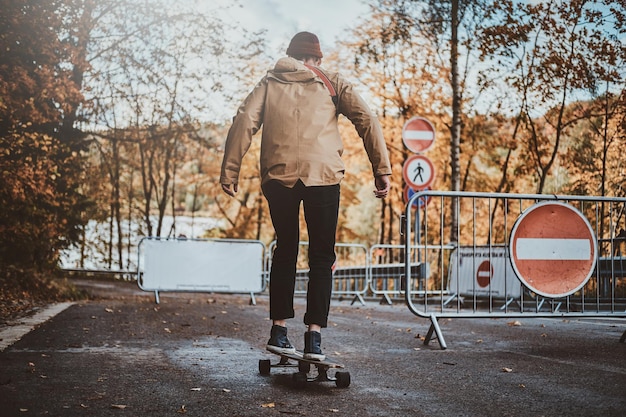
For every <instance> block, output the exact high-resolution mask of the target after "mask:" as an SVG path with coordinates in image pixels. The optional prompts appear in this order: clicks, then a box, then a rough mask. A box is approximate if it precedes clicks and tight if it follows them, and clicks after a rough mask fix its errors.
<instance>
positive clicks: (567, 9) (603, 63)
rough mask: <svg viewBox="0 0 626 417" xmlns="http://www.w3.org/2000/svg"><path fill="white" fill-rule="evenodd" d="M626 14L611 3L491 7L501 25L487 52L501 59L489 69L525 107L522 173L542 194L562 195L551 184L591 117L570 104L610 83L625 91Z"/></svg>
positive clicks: (485, 44) (485, 45)
mask: <svg viewBox="0 0 626 417" xmlns="http://www.w3.org/2000/svg"><path fill="white" fill-rule="evenodd" d="M625 11H626V9H624V5H623V3H621V2H616V1H608V0H605V1H585V0H576V1H550V2H540V3H536V4H532V3H524V2H514V1H510V0H508V1H502V2H498V3H497V4H495V5H494V7H493V8H491V9H490V10H489V15H488V18H489V19H492V23H493V24H492V25H490V26H489V27H487V28H486V29H485V30H484V32H483V33H482V35H481V45H482V51H483V53H484V56H485V57H487V59H488V60H490V61H492V62H496V61H497V63H498V64H499V65H498V66H492V67H491V68H490V69H489V70H490V71H491V72H492V73H495V74H497V76H499V77H502V78H501V79H502V80H503V81H504V88H506V91H507V94H509V95H511V94H514V95H515V98H516V100H515V101H513V100H512V101H509V104H510V105H515V104H516V103H517V106H516V107H515V108H517V109H518V110H517V114H518V116H517V120H518V121H519V124H520V125H521V126H520V127H521V129H519V130H516V132H519V139H518V141H519V143H520V144H524V146H523V154H524V155H525V157H524V156H521V158H522V159H524V160H527V161H528V164H527V166H526V167H522V166H520V167H519V168H518V172H520V173H526V172H528V173H532V174H533V175H534V177H535V179H536V192H537V193H543V192H545V191H549V192H552V191H554V187H550V188H548V186H549V183H548V179H549V178H550V175H551V174H552V170H553V168H554V166H555V164H556V163H557V161H558V159H559V155H560V153H561V152H562V151H563V149H562V143H563V141H564V140H565V138H566V136H567V135H568V134H569V133H571V129H572V127H573V126H574V125H575V124H576V123H577V122H578V121H580V120H581V119H583V118H585V117H586V114H585V110H584V106H571V105H570V104H571V103H572V102H574V101H577V100H580V99H581V98H585V96H587V97H588V96H589V93H590V92H598V91H601V89H602V88H603V87H604V86H608V85H610V86H611V87H612V88H617V89H618V90H619V89H621V88H623V85H624V81H625V78H624V77H625V74H624V72H623V70H620V69H623V65H624V62H625V60H624V57H625V52H624V47H623V45H622V44H621V43H620V41H619V34H620V33H622V34H623V33H624V12H625ZM497 22H500V23H497ZM614 35H618V36H614ZM622 36H623V35H622ZM600 51H601V52H600ZM599 52H600V53H599ZM493 78H496V75H493V76H492V79H493ZM606 92H607V93H609V92H610V91H606ZM605 123H608V120H605ZM547 188H548V189H547Z"/></svg>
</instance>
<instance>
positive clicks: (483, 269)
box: [476, 261, 493, 288]
mask: <svg viewBox="0 0 626 417" xmlns="http://www.w3.org/2000/svg"><path fill="white" fill-rule="evenodd" d="M491 278H493V266H492V265H491V262H489V261H483V262H482V263H481V264H480V265H479V266H478V269H477V270H476V282H477V283H478V285H479V286H480V287H481V288H485V287H486V286H488V285H489V283H490V282H491Z"/></svg>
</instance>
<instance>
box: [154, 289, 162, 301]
mask: <svg viewBox="0 0 626 417" xmlns="http://www.w3.org/2000/svg"><path fill="white" fill-rule="evenodd" d="M154 302H155V303H157V304H159V303H160V302H161V300H159V292H158V291H156V290H155V291H154Z"/></svg>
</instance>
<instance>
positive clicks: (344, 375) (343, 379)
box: [335, 372, 350, 388]
mask: <svg viewBox="0 0 626 417" xmlns="http://www.w3.org/2000/svg"><path fill="white" fill-rule="evenodd" d="M335 378H336V379H335V385H337V387H338V388H348V387H349V386H350V372H336V373H335Z"/></svg>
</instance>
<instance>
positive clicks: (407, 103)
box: [343, 1, 449, 243]
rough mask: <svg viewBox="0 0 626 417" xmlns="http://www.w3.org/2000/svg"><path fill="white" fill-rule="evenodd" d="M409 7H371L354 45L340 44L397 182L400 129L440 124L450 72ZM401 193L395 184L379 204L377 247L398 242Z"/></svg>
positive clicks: (394, 4)
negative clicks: (417, 122)
mask: <svg viewBox="0 0 626 417" xmlns="http://www.w3.org/2000/svg"><path fill="white" fill-rule="evenodd" d="M409 3H410V2H407V1H403V2H392V1H379V2H377V3H376V4H373V5H372V6H371V15H370V16H368V18H367V19H366V20H364V21H363V22H362V24H360V25H358V27H356V28H355V29H354V30H353V36H352V37H351V38H352V39H353V40H352V41H349V42H343V45H344V47H345V48H346V49H347V51H349V52H346V58H345V59H344V60H348V59H350V60H351V61H352V62H353V67H354V73H355V77H357V78H358V79H359V81H360V82H361V83H362V84H363V85H364V86H367V87H368V91H367V93H366V96H367V97H371V101H372V105H373V107H375V108H376V109H377V111H378V112H379V115H380V120H381V123H382V125H383V131H384V133H385V139H386V141H387V145H388V149H389V151H390V152H389V154H390V159H391V163H392V166H393V170H394V172H395V175H394V178H396V179H398V178H401V172H402V164H403V162H404V160H406V158H407V157H408V156H409V152H408V150H407V149H406V148H405V147H404V145H403V144H402V134H401V131H402V126H403V124H404V123H405V122H406V121H407V120H408V119H409V118H410V117H412V116H415V115H421V116H425V117H428V118H430V119H431V120H436V121H441V120H442V118H443V117H445V109H446V108H447V107H448V106H449V101H448V100H447V88H446V83H445V80H446V78H447V76H448V74H449V72H448V70H447V67H446V66H444V65H442V64H441V61H440V60H439V57H438V56H437V51H436V50H435V49H434V48H433V47H432V44H431V43H430V42H429V40H428V39H427V38H425V37H424V36H423V35H422V34H421V33H420V30H419V28H418V27H416V26H415V25H414V21H413V19H412V17H411V15H410V14H409V12H408V10H407V9H402V7H403V6H405V7H407V8H408V7H409ZM435 152H437V151H436V150H435ZM439 154H440V153H439ZM403 191H404V184H403V182H402V181H397V180H394V181H392V192H391V193H390V195H389V198H387V199H385V200H383V201H382V202H381V204H382V207H381V221H380V227H379V230H380V234H379V239H378V242H380V243H397V242H398V237H399V224H397V223H396V224H395V225H394V221H396V220H397V219H398V218H399V217H400V215H401V214H402V212H403V209H404V204H403Z"/></svg>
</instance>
